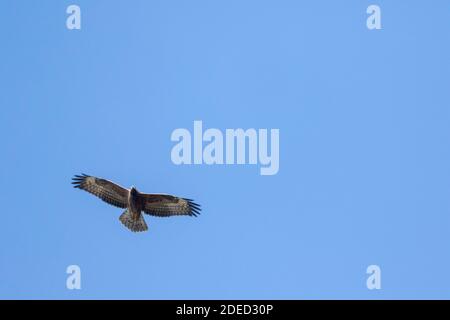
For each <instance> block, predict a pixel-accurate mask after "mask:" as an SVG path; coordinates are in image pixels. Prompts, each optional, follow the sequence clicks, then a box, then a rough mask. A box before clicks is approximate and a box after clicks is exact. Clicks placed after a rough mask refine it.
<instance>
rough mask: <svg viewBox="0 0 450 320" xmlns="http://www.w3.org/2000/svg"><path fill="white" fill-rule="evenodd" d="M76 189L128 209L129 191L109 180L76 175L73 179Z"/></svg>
mask: <svg viewBox="0 0 450 320" xmlns="http://www.w3.org/2000/svg"><path fill="white" fill-rule="evenodd" d="M72 180H73V181H72V184H73V185H74V188H78V189H82V190H85V191H87V192H89V193H92V194H93V195H94V196H97V197H99V198H100V199H102V200H103V201H105V202H106V203H109V204H111V205H113V206H116V207H119V208H126V207H127V203H128V189H125V188H123V187H121V186H119V185H118V184H115V183H114V182H111V181H109V180H105V179H101V178H96V177H92V176H88V175H86V174H82V175H81V176H80V175H76V176H75V177H73V178H72Z"/></svg>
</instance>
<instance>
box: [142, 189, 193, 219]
mask: <svg viewBox="0 0 450 320" xmlns="http://www.w3.org/2000/svg"><path fill="white" fill-rule="evenodd" d="M139 197H140V199H141V204H142V211H144V212H145V213H147V214H150V215H153V216H158V217H170V216H182V215H186V216H194V217H196V216H197V215H198V214H200V210H201V209H200V205H198V204H196V203H195V202H193V201H192V200H191V199H184V198H178V197H174V196H171V195H168V194H146V193H141V194H139Z"/></svg>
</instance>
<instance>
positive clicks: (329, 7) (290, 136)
mask: <svg viewBox="0 0 450 320" xmlns="http://www.w3.org/2000/svg"><path fill="white" fill-rule="evenodd" d="M73 3H75V4H77V5H79V6H80V7H81V12H82V29H81V30H72V31H70V30H68V29H67V28H66V25H65V22H66V17H67V14H66V12H65V11H66V8H67V6H68V5H70V4H73ZM373 3H375V4H378V5H379V6H380V7H381V13H382V30H372V31H370V30H368V29H367V27H366V18H367V14H366V8H367V6H369V5H370V4H373ZM449 21H450V6H449V3H448V1H433V4H432V5H431V4H430V3H429V1H423V0H422V1H411V0H409V1H395V2H394V1H377V2H373V1H362V0H361V1H345V2H344V1H331V0H329V1H322V0H321V1H284V0H283V1H277V2H274V1H264V0H263V1H260V0H259V1H256V0H255V1H253V0H249V1H234V0H232V1H206V0H203V1H189V2H186V1H81V0H80V1H74V2H72V1H70V2H69V1H50V0H48V1H39V2H38V1H33V2H32V1H12V0H7V1H2V2H1V4H0V37H1V39H2V46H1V50H0V61H1V64H0V87H1V94H0V106H1V108H0V137H1V138H0V139H1V147H2V148H1V149H2V152H1V154H2V156H1V157H0V176H1V179H0V191H1V195H2V196H1V200H2V204H3V206H2V223H1V225H0V298H20V299H24V298H31V299H37V298H44V299H82V298H84V299H92V298H100V299H107V298H112V299H118V298H119V299H122V298H123V299H171V298H177V299H184V298H186V299H217V298H225V299H226V298H235V299H240V298H249V299H265V298H276V299H304V298H319V299H320V298H333V299H347V298H356V299H380V298H387V299H392V298H414V299H416V298H425V299H428V298H438V299H441V298H447V299H448V298H450V274H449V272H448V270H450V250H449V244H450V197H449V194H450V148H449V139H450V126H449V120H450V112H449V107H450V93H449V84H450V64H449V63H448V57H449V54H450V41H449V40H450V36H449V34H450V33H449ZM194 120H201V121H203V125H204V127H205V128H218V129H220V130H223V131H224V130H225V129H227V128H244V129H247V128H267V129H271V128H278V129H279V130H280V170H279V172H278V174H277V175H273V176H261V175H260V174H259V168H258V167H257V166H254V165H243V166H219V165H216V166H214V165H213V166H208V165H191V166H187V165H185V166H176V165H174V164H173V163H172V161H171V159H170V152H171V148H172V147H173V145H174V143H173V142H172V141H170V135H171V133H172V131H173V130H175V129H177V128H188V129H190V130H192V126H193V121H194ZM81 172H86V173H89V174H92V175H97V176H100V177H105V178H109V179H112V180H114V181H117V182H118V183H120V184H122V185H125V186H130V185H133V184H134V185H136V186H137V187H138V188H139V189H140V190H141V191H145V192H154V193H160V192H163V193H172V194H176V195H180V196H184V197H188V198H194V199H195V200H196V201H197V202H198V203H200V204H201V205H202V206H203V214H202V215H201V216H200V217H199V218H196V219H194V218H190V217H176V218H170V219H161V218H153V217H149V216H146V221H147V223H148V225H149V231H148V232H146V233H143V234H133V233H131V232H129V231H128V230H127V229H125V228H124V227H123V226H122V225H121V223H120V222H119V220H118V217H119V215H120V213H121V210H119V209H117V208H114V207H111V206H108V205H107V204H105V203H103V202H101V201H99V200H98V199H96V198H94V197H93V196H91V195H89V194H87V193H84V192H81V191H79V190H76V189H73V188H72V186H71V184H70V179H71V177H72V175H74V174H78V173H81ZM71 264H76V265H79V266H80V268H81V272H82V277H81V279H82V280H81V282H82V289H81V290H68V289H66V278H67V274H66V267H67V266H68V265H71ZM371 264H376V265H379V266H380V268H381V271H382V277H381V279H382V280H381V282H382V289H381V290H368V289H367V288H366V278H367V274H366V268H367V266H369V265H371Z"/></svg>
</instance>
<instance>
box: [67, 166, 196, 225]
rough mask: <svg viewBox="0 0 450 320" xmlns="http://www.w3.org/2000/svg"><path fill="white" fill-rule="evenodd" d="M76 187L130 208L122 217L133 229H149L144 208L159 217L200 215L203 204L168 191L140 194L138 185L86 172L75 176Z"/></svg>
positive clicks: (111, 203)
mask: <svg viewBox="0 0 450 320" xmlns="http://www.w3.org/2000/svg"><path fill="white" fill-rule="evenodd" d="M72 180H73V181H72V184H73V185H74V187H75V188H78V189H82V190H85V191H87V192H89V193H91V194H93V195H95V196H97V197H99V198H100V199H102V200H103V201H105V202H106V203H109V204H110V205H113V206H116V207H119V208H126V210H125V211H124V212H123V213H122V215H121V216H120V218H119V220H120V221H121V222H122V223H123V224H124V225H125V226H126V227H127V228H128V229H130V230H131V231H133V232H139V231H146V230H147V229H148V227H147V224H146V223H145V220H144V217H143V216H142V211H143V212H144V213H146V214H149V215H152V216H158V217H170V216H180V215H187V216H194V217H196V216H197V215H198V214H200V210H201V209H200V205H198V204H196V203H194V202H193V201H192V200H191V199H185V198H179V197H175V196H171V195H168V194H148V193H140V192H139V191H137V189H136V188H135V187H131V188H130V189H126V188H124V187H121V186H119V185H118V184H115V183H114V182H111V181H109V180H106V179H102V178H96V177H93V176H89V175H86V174H82V175H76V176H75V177H74V178H72Z"/></svg>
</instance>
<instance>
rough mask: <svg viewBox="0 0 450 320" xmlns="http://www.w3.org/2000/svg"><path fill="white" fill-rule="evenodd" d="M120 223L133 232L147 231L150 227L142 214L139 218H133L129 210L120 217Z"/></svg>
mask: <svg viewBox="0 0 450 320" xmlns="http://www.w3.org/2000/svg"><path fill="white" fill-rule="evenodd" d="M119 220H120V222H122V223H123V225H124V226H125V227H127V228H128V229H130V230H131V231H133V232H142V231H147V230H148V227H147V224H146V223H145V220H144V217H143V216H142V214H140V215H139V217H137V218H133V215H132V214H131V212H130V211H129V210H128V209H127V210H125V211H124V212H123V213H122V214H121V215H120V217H119Z"/></svg>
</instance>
